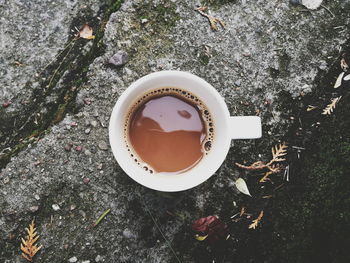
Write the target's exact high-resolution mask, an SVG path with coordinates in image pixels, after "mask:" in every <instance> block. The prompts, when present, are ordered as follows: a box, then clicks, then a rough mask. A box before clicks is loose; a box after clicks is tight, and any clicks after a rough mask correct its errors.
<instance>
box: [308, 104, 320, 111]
mask: <svg viewBox="0 0 350 263" xmlns="http://www.w3.org/2000/svg"><path fill="white" fill-rule="evenodd" d="M316 109H317V107H316V106H312V105H309V106H307V109H306V111H312V110H316Z"/></svg>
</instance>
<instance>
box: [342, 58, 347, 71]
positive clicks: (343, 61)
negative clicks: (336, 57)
mask: <svg viewBox="0 0 350 263" xmlns="http://www.w3.org/2000/svg"><path fill="white" fill-rule="evenodd" d="M340 67H341V68H342V70H344V71H347V70H348V69H349V65H348V63H346V60H345V58H342V59H341V60H340Z"/></svg>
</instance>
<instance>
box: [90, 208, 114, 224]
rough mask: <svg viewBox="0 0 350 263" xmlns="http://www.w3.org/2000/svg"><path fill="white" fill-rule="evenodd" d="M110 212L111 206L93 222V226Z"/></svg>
mask: <svg viewBox="0 0 350 263" xmlns="http://www.w3.org/2000/svg"><path fill="white" fill-rule="evenodd" d="M109 212H111V209H110V208H109V209H107V210H106V211H104V212H103V214H102V215H101V216H100V217H99V218H98V219H97V220H96V222H95V224H93V227H95V226H97V225H98V224H99V223H100V222H101V221H102V219H103V218H105V216H106V215H108V214H109Z"/></svg>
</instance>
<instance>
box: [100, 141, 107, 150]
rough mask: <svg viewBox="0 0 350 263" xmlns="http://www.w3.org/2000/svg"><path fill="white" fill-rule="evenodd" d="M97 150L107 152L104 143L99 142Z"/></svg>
mask: <svg viewBox="0 0 350 263" xmlns="http://www.w3.org/2000/svg"><path fill="white" fill-rule="evenodd" d="M98 148H100V149H101V150H104V151H107V150H108V145H107V143H106V142H105V141H100V142H99V143H98Z"/></svg>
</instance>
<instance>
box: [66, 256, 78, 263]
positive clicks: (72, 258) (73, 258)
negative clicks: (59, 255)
mask: <svg viewBox="0 0 350 263" xmlns="http://www.w3.org/2000/svg"><path fill="white" fill-rule="evenodd" d="M77 261H78V259H77V257H71V258H70V259H68V262H71V263H74V262H77Z"/></svg>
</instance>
